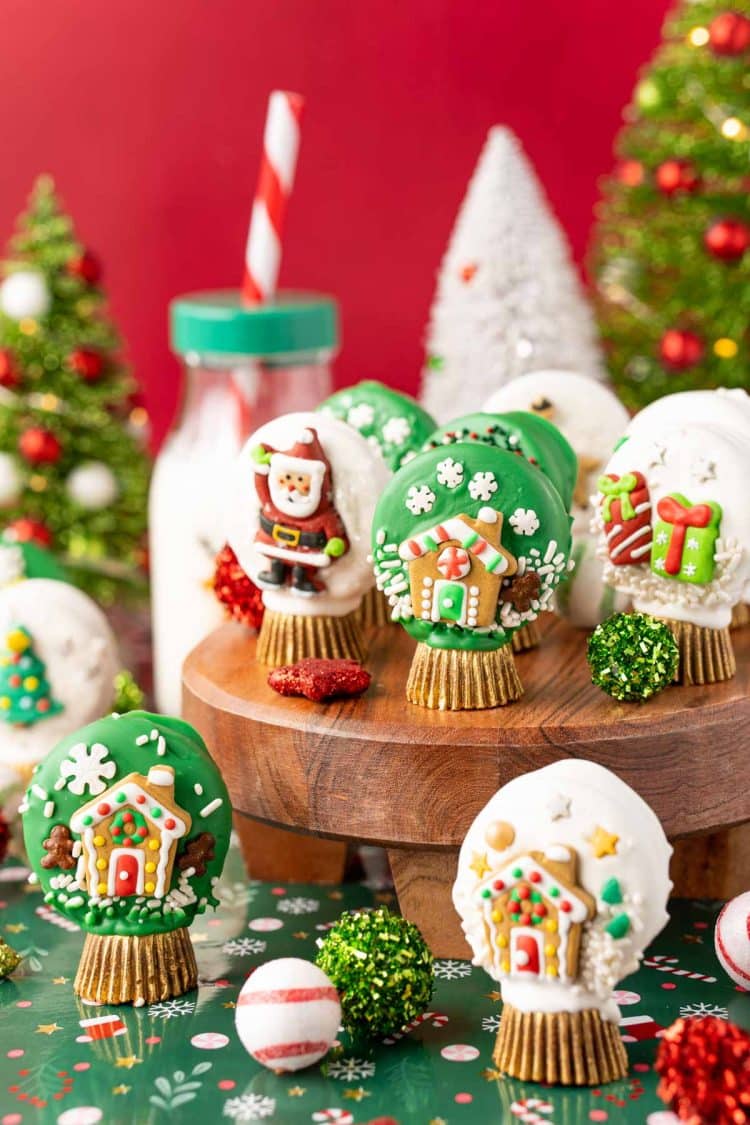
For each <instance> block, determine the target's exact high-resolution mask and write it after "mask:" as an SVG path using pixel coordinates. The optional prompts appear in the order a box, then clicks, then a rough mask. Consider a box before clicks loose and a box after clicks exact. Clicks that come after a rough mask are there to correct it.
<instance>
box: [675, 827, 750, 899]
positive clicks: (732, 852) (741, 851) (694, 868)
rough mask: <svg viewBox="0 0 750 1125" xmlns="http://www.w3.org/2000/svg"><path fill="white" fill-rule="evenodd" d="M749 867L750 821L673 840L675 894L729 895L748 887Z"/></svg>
mask: <svg viewBox="0 0 750 1125" xmlns="http://www.w3.org/2000/svg"><path fill="white" fill-rule="evenodd" d="M748 869H750V823H748V824H740V825H738V826H737V827H736V828H725V829H724V830H723V831H722V832H712V833H711V834H710V835H709V836H687V837H683V839H681V840H675V841H674V855H673V856H672V862H671V864H670V874H671V876H672V882H673V883H674V890H673V891H672V894H673V895H674V896H675V898H719V899H729V898H734V896H735V895H738V894H741V893H742V891H746V890H747V887H748Z"/></svg>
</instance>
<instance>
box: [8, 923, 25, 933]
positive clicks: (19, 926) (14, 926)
mask: <svg viewBox="0 0 750 1125" xmlns="http://www.w3.org/2000/svg"><path fill="white" fill-rule="evenodd" d="M25 929H27V927H26V926H24V924H23V922H9V923H8V925H7V926H6V927H5V930H6V933H9V934H22V933H23V932H24V930H25Z"/></svg>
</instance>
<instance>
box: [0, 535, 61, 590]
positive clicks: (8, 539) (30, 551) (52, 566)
mask: <svg viewBox="0 0 750 1125" xmlns="http://www.w3.org/2000/svg"><path fill="white" fill-rule="evenodd" d="M3 548H6V549H10V550H12V549H13V548H17V549H18V550H19V551H20V552H21V555H22V556H23V575H22V577H23V578H51V579H53V580H54V581H55V582H70V575H69V574H68V573H67V571H66V570H65V568H64V567H63V566H61V564H60V563H59V562H58V561H57V559H56V558H55V556H54V555H53V554H52V552H51V551H48V550H47V549H46V547H40V546H39V544H38V543H33V542H31V541H29V542H19V541H18V540H17V539H15V538H14V536H13V535H12V533H10V532H7V531H6V532H4V533H3V534H2V535H0V551H2V550H3Z"/></svg>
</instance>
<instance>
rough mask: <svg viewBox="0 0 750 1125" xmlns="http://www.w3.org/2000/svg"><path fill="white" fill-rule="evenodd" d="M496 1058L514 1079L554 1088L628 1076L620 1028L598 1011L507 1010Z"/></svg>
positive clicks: (504, 1009)
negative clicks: (545, 1084)
mask: <svg viewBox="0 0 750 1125" xmlns="http://www.w3.org/2000/svg"><path fill="white" fill-rule="evenodd" d="M493 1058H494V1060H495V1065H496V1066H497V1068H498V1070H502V1071H503V1072H504V1073H505V1074H508V1075H510V1077H511V1078H518V1079H520V1080H521V1081H522V1082H546V1083H549V1084H550V1085H554V1086H599V1085H603V1084H604V1083H605V1082H615V1081H617V1080H618V1079H620V1078H624V1077H625V1076H626V1074H627V1072H628V1057H627V1054H626V1051H625V1047H624V1046H623V1042H622V1039H621V1037H620V1032H619V1029H618V1027H617V1024H614V1023H610V1022H609V1020H604V1019H602V1017H601V1015H600V1013H599V1012H598V1011H597V1010H596V1009H595V1008H587V1009H586V1010H585V1011H583V1012H521V1011H519V1010H518V1009H517V1008H513V1007H512V1006H511V1005H510V1004H506V1005H505V1006H504V1007H503V1012H502V1016H501V1018H500V1028H499V1030H498V1033H497V1040H496V1043H495V1051H494V1055H493Z"/></svg>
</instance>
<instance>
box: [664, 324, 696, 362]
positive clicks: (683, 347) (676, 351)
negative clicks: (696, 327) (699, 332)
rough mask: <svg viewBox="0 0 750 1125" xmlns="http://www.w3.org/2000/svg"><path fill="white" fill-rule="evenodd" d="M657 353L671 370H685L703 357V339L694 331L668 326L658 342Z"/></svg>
mask: <svg viewBox="0 0 750 1125" xmlns="http://www.w3.org/2000/svg"><path fill="white" fill-rule="evenodd" d="M659 355H660V357H661V361H662V363H663V364H664V366H665V367H669V368H670V369H671V370H672V371H687V370H688V368H690V367H694V366H695V364H696V363H699V362H700V360H701V359H702V357H703V341H702V340H701V338H700V336H696V334H695V333H694V332H688V331H686V330H685V329H682V328H669V329H668V330H667V331H666V332H665V333H664V335H663V336H662V338H661V341H660V343H659Z"/></svg>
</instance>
